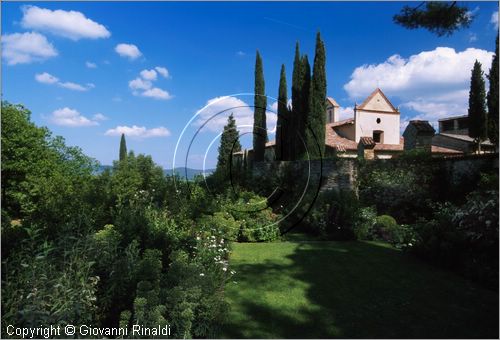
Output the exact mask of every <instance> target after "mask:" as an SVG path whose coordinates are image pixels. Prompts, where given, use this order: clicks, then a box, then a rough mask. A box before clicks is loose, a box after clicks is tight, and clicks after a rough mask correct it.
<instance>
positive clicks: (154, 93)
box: [141, 87, 172, 100]
mask: <svg viewBox="0 0 500 340" xmlns="http://www.w3.org/2000/svg"><path fill="white" fill-rule="evenodd" d="M141 95H142V96H144V97H150V98H154V99H163V100H168V99H171V98H172V95H171V94H170V93H168V92H167V91H165V90H162V89H160V88H158V87H153V88H152V89H148V90H146V91H144V92H142V94H141Z"/></svg>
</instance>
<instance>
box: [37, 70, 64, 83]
mask: <svg viewBox="0 0 500 340" xmlns="http://www.w3.org/2000/svg"><path fill="white" fill-rule="evenodd" d="M35 79H36V81H37V82H39V83H42V84H54V83H57V82H58V81H59V78H57V77H54V76H53V75H51V74H49V73H47V72H43V73H40V74H38V73H37V74H35Z"/></svg>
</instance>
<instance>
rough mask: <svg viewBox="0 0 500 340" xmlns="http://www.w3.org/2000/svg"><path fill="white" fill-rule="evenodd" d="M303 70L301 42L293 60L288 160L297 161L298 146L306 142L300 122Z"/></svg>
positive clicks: (297, 45)
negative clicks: (301, 131)
mask: <svg viewBox="0 0 500 340" xmlns="http://www.w3.org/2000/svg"><path fill="white" fill-rule="evenodd" d="M302 71H303V68H302V63H301V58H300V48H299V42H298V41H297V43H296V45H295V57H294V60H293V74H292V110H291V113H290V133H289V137H288V139H287V145H288V150H289V152H288V158H287V160H295V159H296V158H297V146H298V144H299V143H301V138H302V139H304V140H305V136H304V135H300V132H299V131H300V122H301V116H302V115H303V113H302V112H301V111H300V110H301V108H302V107H303V105H302V104H301V96H300V94H301V92H302V87H303V78H304V77H303V74H302Z"/></svg>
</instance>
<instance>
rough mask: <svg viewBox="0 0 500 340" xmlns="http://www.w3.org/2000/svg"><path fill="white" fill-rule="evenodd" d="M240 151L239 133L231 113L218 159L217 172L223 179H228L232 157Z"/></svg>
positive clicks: (221, 139)
mask: <svg viewBox="0 0 500 340" xmlns="http://www.w3.org/2000/svg"><path fill="white" fill-rule="evenodd" d="M238 151H241V144H240V139H239V132H238V130H237V129H236V121H235V120H234V117H233V114H232V113H231V115H229V118H228V119H227V124H226V126H224V131H223V132H222V135H221V138H220V145H219V155H218V157H217V167H216V170H215V171H216V173H217V174H218V175H219V176H221V178H224V179H227V178H228V176H229V170H230V164H231V161H232V155H233V153H235V152H238Z"/></svg>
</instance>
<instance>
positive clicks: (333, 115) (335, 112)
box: [326, 97, 340, 124]
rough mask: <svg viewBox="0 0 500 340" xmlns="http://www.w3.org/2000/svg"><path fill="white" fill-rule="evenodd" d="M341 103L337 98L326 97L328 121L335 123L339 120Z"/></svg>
mask: <svg viewBox="0 0 500 340" xmlns="http://www.w3.org/2000/svg"><path fill="white" fill-rule="evenodd" d="M339 107H340V106H339V104H337V102H336V101H335V99H333V98H331V97H328V98H327V99H326V123H327V124H328V123H334V122H338V121H339Z"/></svg>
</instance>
